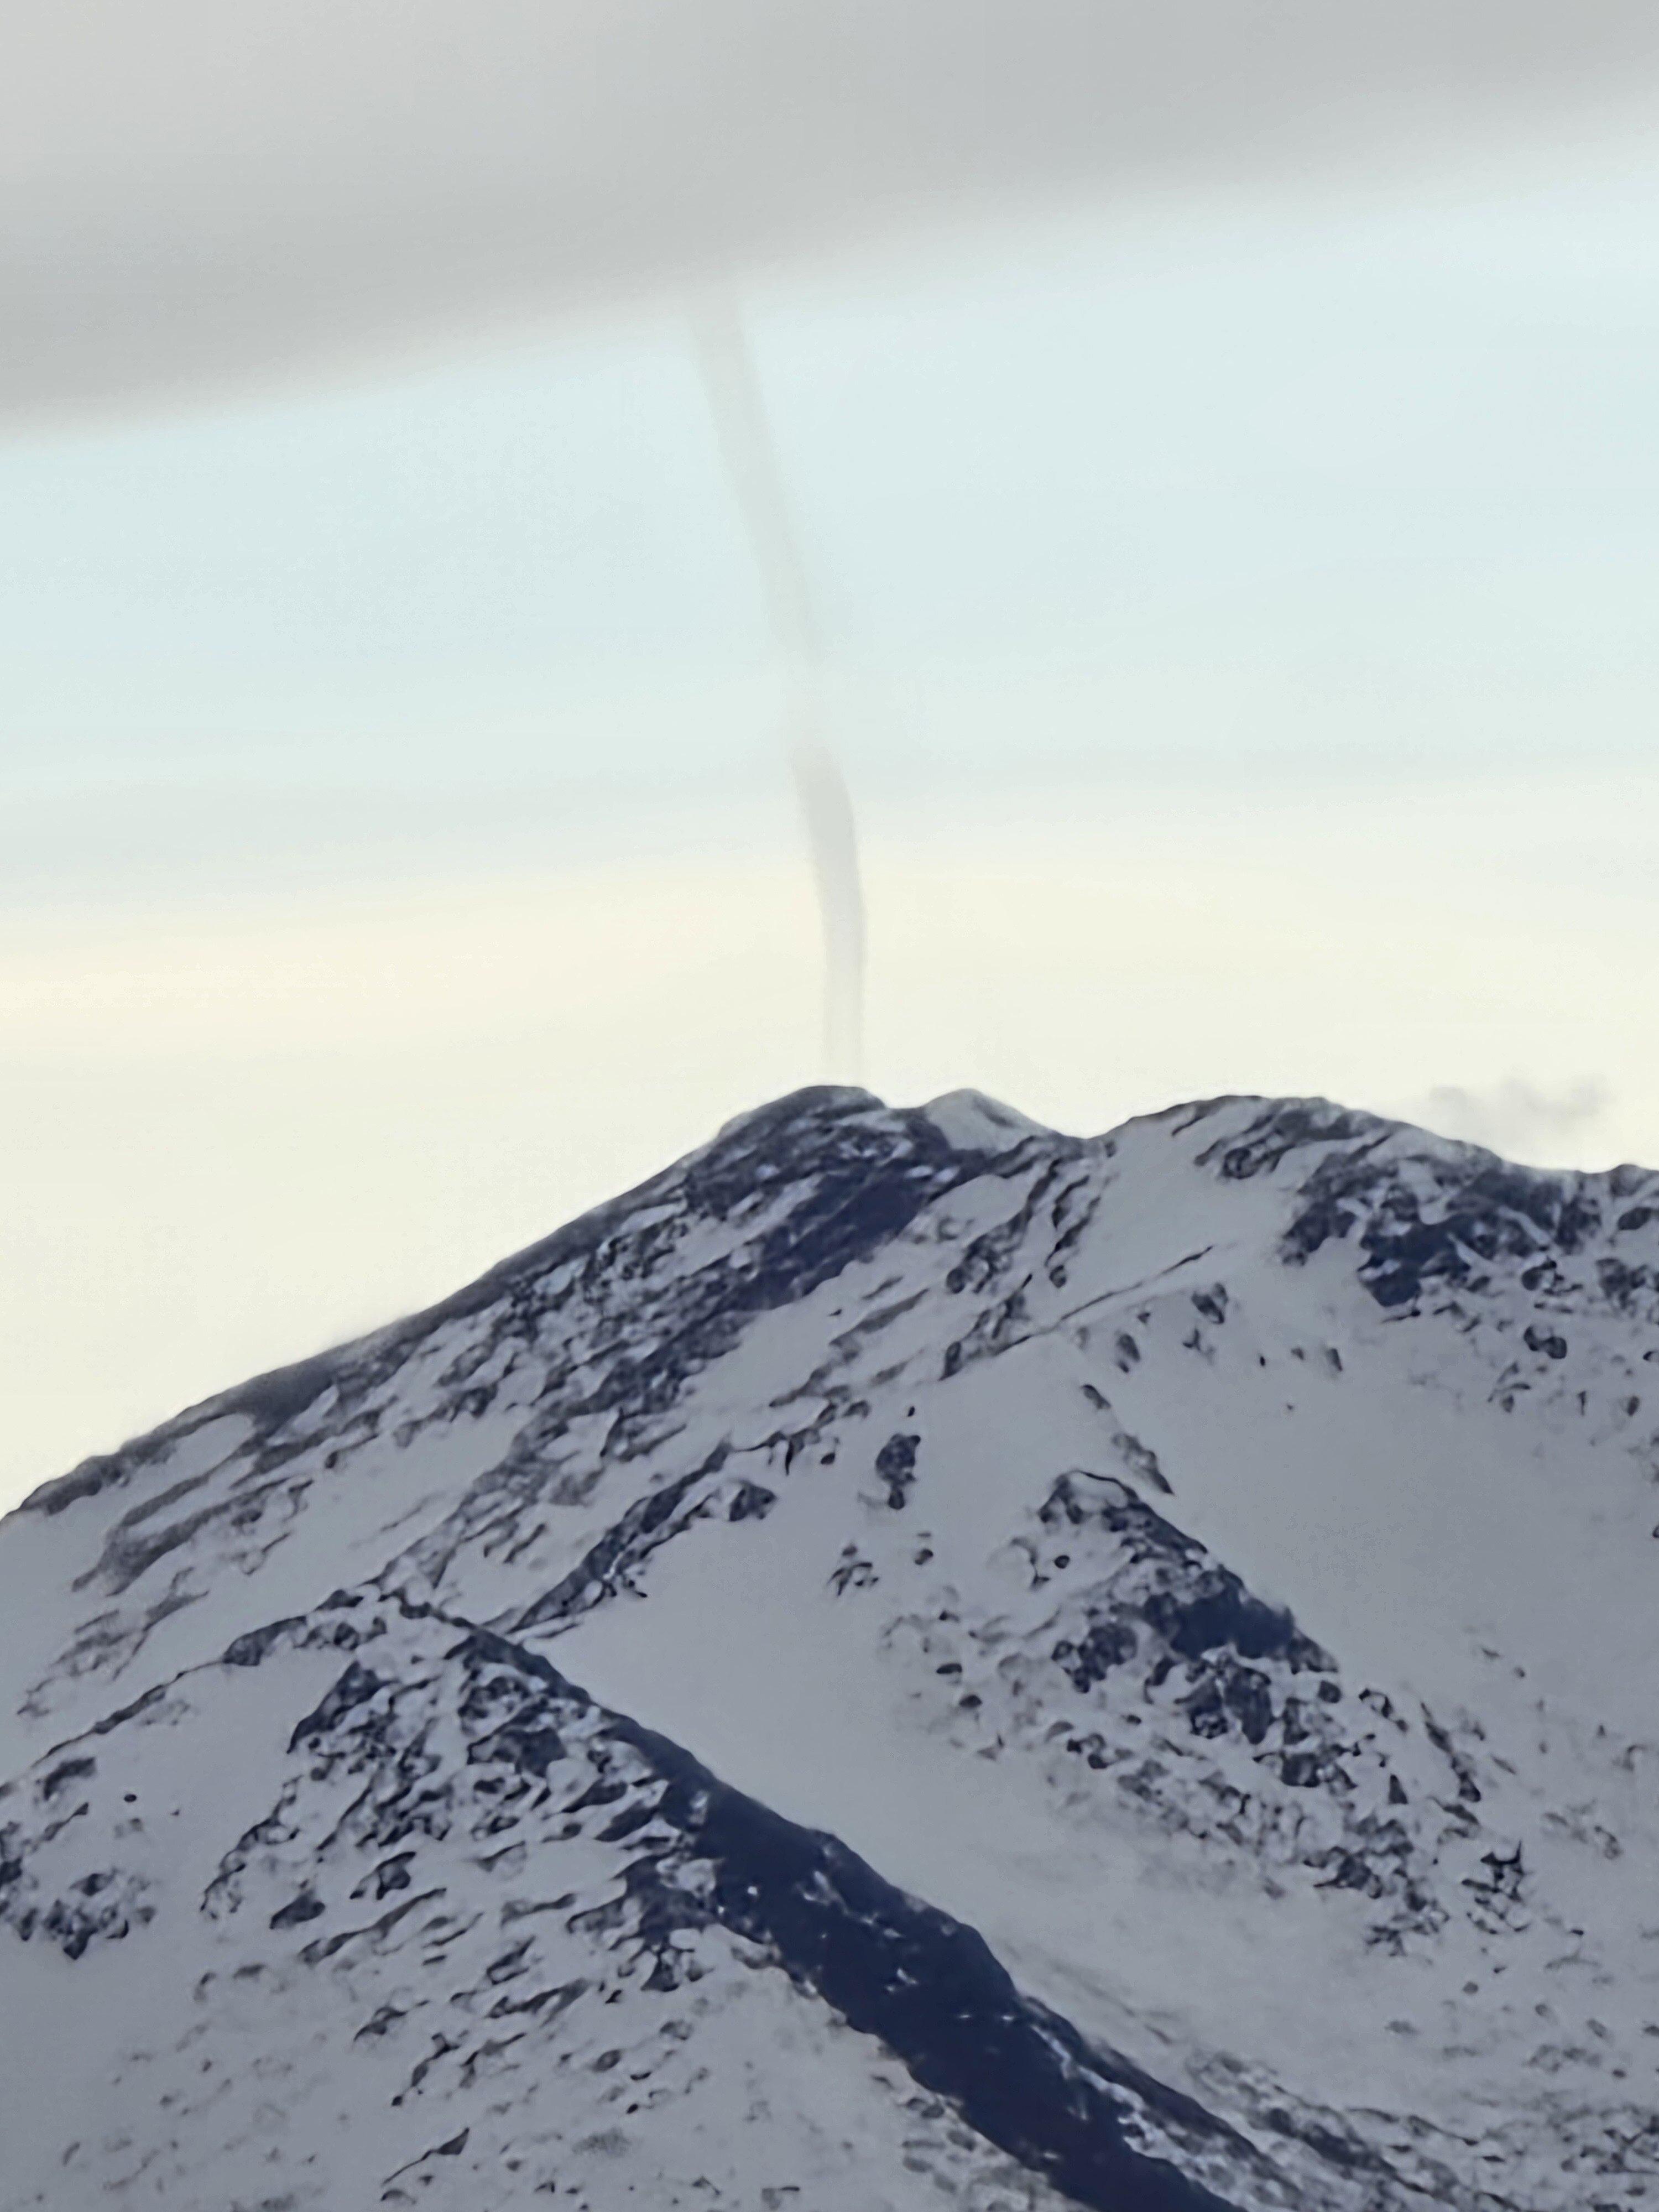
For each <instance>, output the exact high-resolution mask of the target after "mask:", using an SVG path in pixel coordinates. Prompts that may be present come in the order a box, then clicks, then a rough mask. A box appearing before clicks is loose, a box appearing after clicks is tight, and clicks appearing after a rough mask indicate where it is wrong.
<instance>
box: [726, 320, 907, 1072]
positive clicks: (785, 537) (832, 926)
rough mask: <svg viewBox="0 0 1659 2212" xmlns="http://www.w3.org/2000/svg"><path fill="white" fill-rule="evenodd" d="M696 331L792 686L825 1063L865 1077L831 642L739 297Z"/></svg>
mask: <svg viewBox="0 0 1659 2212" xmlns="http://www.w3.org/2000/svg"><path fill="white" fill-rule="evenodd" d="M695 331H696V346H697V360H698V365H699V366H700V368H701V369H702V378H703V385H704V388H705V390H706V391H707V392H708V405H709V412H710V413H711V415H712V416H713V417H714V430H715V435H716V437H717V439H718V441H719V443H720V459H721V461H722V462H723V464H724V465H725V469H726V482H727V483H728V484H729V485H730V486H731V489H732V499H733V501H735V503H736V505H737V507H738V510H739V511H740V513H742V516H743V520H744V528H745V530H746V532H747V533H748V538H749V544H750V550H751V551H752V552H753V554H754V556H755V566H756V568H757V571H758V573H759V576H760V582H761V589H762V591H763V594H764V596H765V601H766V610H767V619H768V623H769V627H770V629H771V633H772V640H773V643H774V645H775V647H776V648H777V652H778V656H779V659H780V660H781V663H782V665H783V669H784V675H785V681H786V684H787V686H788V690H789V695H790V696H789V704H788V708H787V726H788V732H789V759H790V766H791V769H792V770H793V775H794V780H795V791H796V794H797V796H798V797H799V801H800V808H801V815H802V818H803V820H804V821H805V825H806V836H807V842H808V843H809V845H810V847H811V854H812V873H813V877H814V879H815V881H816V883H817V894H818V912H819V915H820V916H821V917H822V920H823V963H824V993H823V1051H824V1072H825V1073H826V1074H827V1075H828V1077H829V1079H830V1080H831V1081H832V1082H838V1083H856V1082H857V1081H858V1079H859V1075H860V1065H861V1062H862V1060H863V1030H864V940H865V926H864V891H863V886H862V884H861V882H860V875H859V854H858V835H857V829H856V825H855V823H854V819H853V803H852V800H851V799H850V797H849V796H848V789H847V783H846V779H845V778H844V777H843V776H842V772H841V768H840V765H839V763H837V761H836V757H835V754H834V753H833V751H832V750H830V747H829V740H828V739H827V738H826V737H825V735H824V732H823V710H822V706H821V702H820V686H819V671H820V669H821V666H822V663H823V641H822V639H821V636H820V635H819V631H818V627H817V617H816V615H815V614H814V611H813V606H812V595H811V587H810V586H809V584H808V581H807V576H806V567H805V562H804V561H803V560H802V558H801V551H800V541H799V538H798V537H797V535H796V532H795V528H794V524H793V518H792V516H791V514H790V511H789V501H788V498H787V495H786V493H785V491H784V488H783V477H782V473H781V471H780V469H779V467H778V459H777V449H776V447H775V445H774V443H773V439H772V432H771V425H770V423H769V422H768V420H767V415H766V403H765V399H764V398H763V395H762V392H761V388H760V384H759V381H758V380H757V377H756V374H755V364H754V357H753V356H752V354H751V352H750V347H749V342H748V338H747V336H746V334H745V332H744V327H743V321H742V318H741V316H740V315H739V314H738V310H737V308H736V307H735V306H734V305H733V304H732V303H731V302H730V301H724V300H722V301H711V302H710V303H708V305H707V306H706V307H704V308H703V309H702V312H701V313H699V314H698V315H697V317H696V321H695Z"/></svg>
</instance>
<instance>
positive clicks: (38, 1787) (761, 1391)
mask: <svg viewBox="0 0 1659 2212" xmlns="http://www.w3.org/2000/svg"><path fill="white" fill-rule="evenodd" d="M1656 1366H1659V1178H1656V1177H1653V1176H1649V1175H1647V1174H1645V1173H1642V1172H1638V1171H1637V1170H1628V1169H1621V1170H1616V1171H1615V1172H1614V1173H1613V1174H1612V1175H1608V1176H1577V1175H1575V1176H1557V1175H1544V1174H1539V1173H1534V1172H1531V1171H1528V1170H1522V1169H1518V1168H1513V1167H1510V1166H1507V1165H1505V1164H1503V1163H1501V1162H1499V1161H1498V1160H1497V1159H1495V1158H1492V1156H1491V1155H1490V1154H1488V1153H1485V1152H1478V1151H1475V1150H1474V1149H1472V1148H1469V1147H1466V1146H1454V1145H1450V1144H1446V1143H1443V1142H1440V1141H1438V1140H1437V1139H1432V1138H1429V1137H1425V1136H1424V1135H1423V1134H1422V1133H1419V1132H1416V1131H1413V1130H1410V1129H1405V1128H1401V1127H1398V1126H1396V1125H1393V1124H1389V1123H1384V1122H1381V1121H1375V1120H1372V1119H1370V1118H1369V1117H1366V1116H1364V1115H1357V1114H1350V1113H1345V1112H1342V1111H1340V1110H1339V1109H1335V1108H1334V1107H1330V1106H1327V1105H1325V1104H1322V1103H1317V1102H1306V1101H1299V1102H1287V1103H1269V1102H1264V1101H1261V1100H1256V1099H1228V1100H1222V1101H1218V1102H1215V1103H1211V1104H1207V1105H1202V1106H1194V1107H1186V1108H1182V1109H1177V1110H1175V1111H1172V1112H1170V1113H1169V1114H1166V1115H1158V1116H1155V1117H1152V1118H1151V1119H1148V1120H1146V1121H1139V1122H1134V1123H1131V1124H1130V1125H1128V1126H1127V1127H1126V1128H1124V1129H1121V1130H1120V1131H1118V1132H1116V1133H1115V1134H1114V1135H1112V1136H1109V1137H1105V1138H1102V1139H1095V1140H1091V1141H1088V1142H1080V1141H1077V1140H1074V1139H1069V1138H1065V1137H1060V1136H1057V1135H1055V1134H1054V1133H1051V1132H1049V1131H1047V1130H1043V1129H1040V1128H1037V1127H1035V1126H1033V1125H1032V1124H1030V1123H1029V1122H1026V1121H1023V1120H1022V1119H1021V1118H1020V1117H1019V1116H1018V1115H1012V1114H1011V1113H1008V1112H1007V1111H1006V1109H1001V1108H999V1107H996V1106H994V1105H992V1104H991V1103H989V1102H987V1101H984V1100H980V1099H977V1098H974V1097H966V1096H958V1097H952V1098H950V1099H946V1100H941V1101H939V1102H937V1103H935V1104H934V1105H933V1106H932V1107H929V1108H926V1109H918V1110H915V1111H906V1112H897V1111H891V1110H889V1109H886V1108H884V1107H883V1106H882V1105H880V1104H879V1103H878V1101H876V1100H875V1099H873V1098H871V1097H868V1096H866V1094H864V1093H862V1092H858V1091H806V1092H802V1093H800V1094H799V1095H797V1096H796V1097H792V1098H788V1099H785V1100H783V1101H781V1103H778V1104H777V1105H775V1106H772V1107H769V1108H767V1109H763V1110H762V1111H761V1112H759V1113H757V1114H754V1115H749V1116H747V1117H745V1118H744V1120H742V1121H738V1122H737V1123H735V1124H733V1125H732V1127H729V1128H728V1129H726V1130H725V1131H723V1132H722V1133H721V1134H720V1137H718V1138H717V1139H715V1140H714V1143H713V1144H711V1145H710V1146H708V1147H707V1148H705V1150H704V1151H702V1152H700V1153H697V1154H696V1155H694V1156H693V1157H692V1158H690V1159H688V1160H686V1161H684V1162H683V1163H681V1164H679V1165H678V1166H677V1167H675V1168H673V1169H671V1170H669V1171H668V1172H667V1173H665V1175H663V1176H660V1177H659V1178H658V1179H657V1180H656V1181H655V1182H653V1183H650V1184H647V1185H646V1186H645V1187H644V1188H641V1190H638V1191H636V1192H634V1193H632V1194H629V1196H627V1197H625V1198H623V1199H621V1200H617V1201H616V1202H615V1203H614V1204H613V1205H611V1206H608V1207H605V1208H603V1209H601V1210H600V1211H599V1212H597V1213H595V1214H592V1215H590V1216H588V1217H586V1218H584V1219H583V1220H581V1221H579V1222H577V1223H575V1224H574V1225H572V1226H570V1227H569V1228H568V1229H566V1230H563V1231H560V1232H559V1233H558V1234H557V1235H556V1236H555V1237H551V1238H550V1239H549V1240H548V1241H547V1242H546V1243H543V1244H541V1245H538V1246H537V1247H535V1248H533V1249H531V1250H530V1251H528V1252H526V1253H524V1254H522V1255H520V1256H519V1257H517V1258H516V1259H513V1260H511V1261H507V1263H505V1264H504V1265H503V1266H502V1267H499V1268H497V1269H496V1270H495V1272H494V1273H492V1274H490V1275H489V1276H487V1277H486V1278H485V1279H483V1281H482V1282H480V1283H478V1284H477V1285H474V1286H473V1287H472V1288H471V1289H470V1290H467V1291H463V1292H461V1293H460V1294H459V1295H458V1296H457V1297H454V1298H453V1299H451V1300H449V1301H448V1302H447V1304H444V1305H443V1306H441V1307H439V1308H437V1309H435V1310H434V1311H432V1312H430V1313H428V1314H425V1315H422V1316H418V1317H416V1319H414V1320H412V1321H410V1322H403V1323H400V1324H398V1326H396V1327H394V1328H390V1329H387V1330H386V1331H384V1332H382V1333H380V1334H378V1335H376V1336H373V1337H370V1338H368V1339H367V1340H364V1341H363V1342H362V1343H360V1344H356V1345H353V1346H348V1347H346V1348H345V1349H344V1350H343V1351H340V1352H334V1353H331V1354H328V1355H325V1356H324V1357H322V1358H317V1359H314V1360H311V1361H308V1362H306V1363H304V1364H302V1365H301V1366H300V1367H297V1368H294V1369H290V1370H284V1371H283V1372H281V1373H278V1374H275V1375H270V1376H262V1377H260V1378H258V1380H257V1381H255V1382H253V1383H249V1384H247V1385H246V1386H244V1387H243V1388H242V1389H238V1390H233V1391H231V1392H228V1394H227V1395H224V1396H223V1397H221V1398H218V1399H216V1400H214V1401H210V1403H209V1404H207V1405H204V1406H202V1407H197V1408H195V1409H193V1410H192V1411H191V1412H190V1413H186V1414H185V1415H183V1416H181V1417H180V1418H179V1419H178V1420H176V1421H174V1422H173V1423H171V1424H170V1425H167V1427H166V1428H164V1429H162V1430H160V1431H157V1432H156V1433H155V1435H153V1436H151V1437H145V1438H143V1439H142V1440H141V1441H139V1442H138V1443H134V1444H132V1445H131V1446H129V1447H127V1448H126V1449H125V1450H123V1451H121V1452H119V1453H117V1454H114V1455H111V1456H110V1457H108V1458H105V1459H100V1460H95V1461H92V1462H88V1463H87V1464H86V1465H85V1466H83V1467H82V1468H77V1469H76V1471H75V1472H74V1473H73V1474H69V1475H67V1476H65V1477H64V1478H63V1479H62V1480H60V1481H58V1482H55V1483H50V1484H48V1485H47V1486H46V1487H45V1488H44V1489H43V1490H41V1491H40V1492H38V1493H37V1494H36V1495H35V1496H34V1497H33V1498H31V1499H30V1500H29V1501H28V1503H27V1504H26V1505H25V1506H24V1507H23V1508H21V1510H19V1511H18V1512H17V1513H15V1515H13V1516H10V1518H9V1520H7V1521H6V1522H4V1524H3V1526H0V1607H3V1611H0V1777H4V1778H6V1779H5V1781H4V1786H3V1787H0V1922H3V1923H5V1924H4V1926H3V1927H0V2208H3V2212H22V2208H24V2207H35V2206H50V2207H52V2208H53V2212H80V2208H82V2207H85V2208H88V2209H89V2208H92V2207H97V2206H105V2205H109V2204H116V2205H119V2204H126V2205H143V2204H156V2205H163V2206H166V2207H167V2208H168V2212H301V2208H306V2212H310V2209H311V2208H315V2209H316V2212H343V2208H346V2207H349V2206H356V2205H365V2206H372V2205H375V2204H386V2205H400V2204H413V2205H422V2206H428V2207H431V2208H433V2212H440V2208H443V2207H453V2208H454V2212H481V2208H490V2212H495V2208H501V2212H507V2208H509V2207H517V2206H519V2205H521V2204H522V2205H523V2206H525V2207H526V2208H529V2207H530V2206H532V2205H533V2204H539V2203H542V2202H544V2201H549V2202H552V2203H558V2204H564V2205H568V2207H569V2208H570V2212H578V2208H580V2207H586V2208H589V2212H613V2208H621V2207H623V2206H627V2205H631V2204H637V2205H640V2206H641V2207H648V2208H651V2212H665V2208H672V2207H685V2208H692V2207H696V2208H699V2212H717V2208H720V2207H726V2208H730V2212H755V2208H765V2212H876V2208H882V2207H885V2208H890V2212H921V2208H923V2207H932V2206H935V2205H937V2204H939V2203H953V2204H957V2205H959V2206H961V2207H963V2208H967V2212H1017V2208H1018V2212H1060V2208H1062V2207H1065V2206H1067V2205H1080V2206H1086V2207H1090V2208H1093V2212H1200V2208H1206V2212H1225V2208H1234V2212H1269V2209H1270V2208H1285V2212H1301V2209H1302V2208H1308V2212H1312V2209H1313V2208H1321V2212H1323V2208H1330V2212H1396V2208H1398V2209H1399V2212H1406V2208H1421V2207H1425V2206H1430V2205H1436V2206H1438V2205H1444V2206H1450V2207H1455V2208H1460V2212H1498V2208H1506V2212H1507V2208H1516V2207H1524V2208H1526V2212H1594V2208H1603V2207H1606V2208H1611V2207H1615V2206H1616V2207H1619V2208H1627V2207H1628V2208H1632V2212H1633V2208H1636V2207H1638V2206H1643V2205H1644V2204H1647V2203H1650V2202H1653V2201H1659V1885H1656V1879H1655V1877H1656V1870H1659V1781H1656V1770H1659V1719H1656V1717H1655V1696H1656V1688H1659V1668H1656V1657H1659V1541H1656V1539H1659V1525H1656V1524H1659V1489H1656V1480H1659V1373H1656V1371H1655V1370H1656ZM1644 1406H1645V1407H1647V1408H1648V1411H1647V1412H1646V1413H1645V1415H1644Z"/></svg>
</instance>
